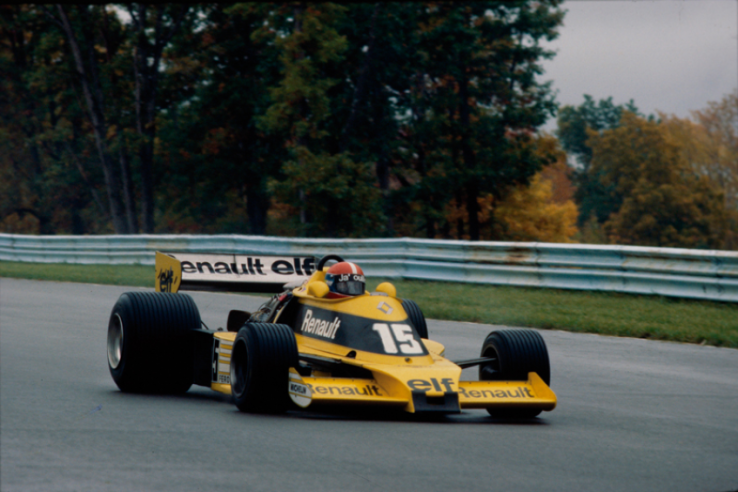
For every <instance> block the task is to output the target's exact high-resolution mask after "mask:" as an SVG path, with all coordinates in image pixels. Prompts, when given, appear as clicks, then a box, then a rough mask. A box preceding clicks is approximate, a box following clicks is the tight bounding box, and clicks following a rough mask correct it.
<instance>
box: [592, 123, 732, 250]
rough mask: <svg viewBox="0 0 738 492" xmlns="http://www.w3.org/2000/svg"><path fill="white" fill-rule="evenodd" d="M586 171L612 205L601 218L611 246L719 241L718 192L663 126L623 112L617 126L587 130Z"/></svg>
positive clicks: (721, 211) (695, 244) (695, 245)
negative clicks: (595, 178)
mask: <svg viewBox="0 0 738 492" xmlns="http://www.w3.org/2000/svg"><path fill="white" fill-rule="evenodd" d="M588 133H589V140H588V145H589V146H590V148H591V149H592V161H591V171H592V172H593V173H595V175H596V176H599V178H600V180H601V182H602V185H603V186H604V187H605V189H608V190H610V193H611V194H610V196H609V200H610V202H611V203H613V204H615V212H613V213H612V214H611V215H610V217H609V218H608V220H607V221H606V222H605V230H606V231H607V233H608V235H609V237H610V240H611V241H612V242H613V243H616V244H634V245H642V246H659V247H686V248H715V247H718V246H719V245H720V244H721V242H722V241H723V239H724V238H723V234H724V230H725V229H724V221H725V213H724V210H725V209H724V205H723V197H722V195H721V193H720V192H719V191H717V190H716V189H715V188H714V187H712V186H711V184H710V182H709V180H708V178H707V177H705V176H700V175H699V174H698V173H697V172H695V170H694V169H693V168H692V167H691V165H690V163H689V162H688V160H687V159H686V158H685V154H684V152H683V142H680V141H678V140H676V139H674V138H673V137H672V135H670V134H669V132H668V131H667V128H666V126H665V125H661V124H659V123H657V122H655V121H651V120H647V119H645V118H642V117H639V116H638V115H636V114H634V113H631V112H624V113H623V114H622V116H621V121H620V124H619V126H617V127H616V128H612V129H609V130H605V131H602V132H601V133H598V132H596V131H594V130H589V132H588Z"/></svg>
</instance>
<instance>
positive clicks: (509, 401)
mask: <svg viewBox="0 0 738 492" xmlns="http://www.w3.org/2000/svg"><path fill="white" fill-rule="evenodd" d="M158 260H159V259H158V257H157V275H158V274H159V270H158V268H159V266H158V265H159V262H158ZM168 268H169V266H168V265H166V268H164V269H163V270H164V271H165V272H166V271H168ZM174 271H176V268H175V269H174ZM324 277H325V274H324V272H315V273H314V274H313V275H312V276H311V277H310V279H309V280H307V281H305V282H304V283H303V284H302V285H301V286H300V287H297V288H295V289H294V290H293V295H294V297H296V298H297V299H295V300H293V301H292V302H295V301H297V302H299V303H300V304H302V305H304V306H307V307H315V308H321V309H324V310H329V311H331V312H334V313H346V314H350V315H354V316H359V317H362V318H367V319H369V320H376V321H377V322H381V323H392V322H403V321H406V320H407V315H406V313H405V311H404V309H403V307H402V302H401V300H399V299H397V298H396V297H395V295H396V294H395V288H394V286H392V285H391V284H388V283H386V284H383V285H382V289H381V291H380V292H379V293H377V292H375V295H371V294H369V293H365V294H364V295H361V296H357V297H353V298H348V299H327V298H325V297H324V296H325V295H326V294H327V292H328V289H327V286H326V284H325V282H324ZM324 286H325V288H324ZM377 294H379V295H377ZM281 314H282V313H278V314H277V317H276V319H275V322H276V323H279V322H280V320H279V316H280V315H281ZM214 336H215V338H216V339H218V340H221V342H220V343H221V344H220V347H221V349H222V350H221V352H220V353H219V359H218V372H219V374H221V372H222V373H223V374H224V375H225V374H228V370H229V368H230V365H229V361H230V352H229V351H228V348H229V347H232V343H233V341H234V339H235V336H236V333H231V332H216V333H215V335H214ZM295 338H296V341H297V347H298V350H299V353H300V355H301V356H313V357H319V358H324V359H329V360H332V361H340V363H341V364H344V365H348V366H354V367H356V368H360V369H363V370H365V371H367V373H371V375H372V377H371V378H348V377H332V375H331V374H330V373H321V372H318V371H313V372H312V373H311V374H310V376H304V375H302V376H301V375H300V374H299V373H298V371H297V369H295V368H292V369H291V370H290V380H289V388H288V389H289V393H290V396H291V397H292V400H293V401H294V402H295V403H296V404H297V405H299V406H301V407H307V406H310V405H315V404H361V405H384V406H396V407H401V408H403V409H404V410H405V411H407V412H411V413H413V412H415V411H416V403H417V402H418V401H425V402H430V403H428V405H431V407H432V404H433V402H442V401H445V400H444V398H447V397H448V395H451V396H452V399H453V400H455V399H458V407H459V408H490V407H504V408H521V409H522V408H525V409H533V408H534V409H540V410H552V409H553V408H554V407H555V406H556V395H555V394H554V393H553V391H551V389H550V388H549V387H548V386H547V385H546V383H545V382H544V381H543V380H542V379H541V378H540V377H539V376H538V375H537V374H536V373H533V372H531V373H529V374H528V380H527V381H461V380H460V377H461V373H462V369H461V368H460V367H459V366H458V365H456V364H454V363H453V362H451V361H449V360H448V359H446V358H445V357H444V347H443V345H442V344H440V343H438V342H435V341H432V340H427V339H422V343H423V345H424V348H425V351H427V354H425V353H423V354H420V355H405V354H398V355H385V354H379V353H374V352H366V351H362V350H355V349H351V348H348V347H346V346H343V345H340V344H336V343H332V342H331V341H330V340H329V339H325V340H324V339H318V338H316V337H310V336H305V335H302V334H300V333H297V332H296V333H295ZM228 343H230V344H231V345H230V346H229V345H228ZM223 349H224V350H223ZM226 351H228V353H225V352H226ZM425 351H424V352H425ZM211 387H212V389H214V390H216V391H219V392H221V393H226V394H230V393H231V388H230V384H225V383H222V382H218V383H213V384H212V385H211ZM414 395H415V397H414ZM419 395H420V397H422V399H421V400H419V399H418V398H419ZM425 409H426V410H427V407H426V408H425Z"/></svg>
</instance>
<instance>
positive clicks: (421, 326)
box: [402, 299, 428, 340]
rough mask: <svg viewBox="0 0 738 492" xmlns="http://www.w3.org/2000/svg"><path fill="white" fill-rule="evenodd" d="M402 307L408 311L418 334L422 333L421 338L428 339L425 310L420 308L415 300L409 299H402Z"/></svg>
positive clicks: (408, 315)
mask: <svg viewBox="0 0 738 492" xmlns="http://www.w3.org/2000/svg"><path fill="white" fill-rule="evenodd" d="M402 309H404V310H405V312H406V313H407V317H408V318H409V319H410V322H411V323H412V324H413V326H414V327H415V330H416V331H417V332H418V335H420V338H425V339H426V340H427V339H428V325H427V323H426V322H425V316H423V311H421V310H420V307H418V305H417V304H416V303H415V301H411V300H409V299H403V300H402Z"/></svg>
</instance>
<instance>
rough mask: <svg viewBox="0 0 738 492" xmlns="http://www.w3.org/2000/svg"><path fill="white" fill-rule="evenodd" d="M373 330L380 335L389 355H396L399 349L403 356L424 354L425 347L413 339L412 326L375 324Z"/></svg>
mask: <svg viewBox="0 0 738 492" xmlns="http://www.w3.org/2000/svg"><path fill="white" fill-rule="evenodd" d="M390 328H391V329H390ZM372 330H374V331H376V332H377V333H379V337H380V338H381V339H382V345H384V351H385V352H386V353H388V354H396V353H397V352H398V350H397V348H398V347H399V349H400V350H399V351H400V352H402V353H403V354H408V355H412V354H422V353H423V347H421V346H420V344H419V343H418V341H417V340H415V338H414V337H413V329H412V327H411V326H410V325H405V324H391V325H388V324H386V323H375V324H374V326H373V327H372ZM393 335H394V336H393Z"/></svg>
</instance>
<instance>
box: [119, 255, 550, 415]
mask: <svg viewBox="0 0 738 492" xmlns="http://www.w3.org/2000/svg"><path fill="white" fill-rule="evenodd" d="M334 261H335V262H337V263H336V265H334V266H333V267H329V266H328V263H329V262H334ZM346 264H348V265H349V266H348V267H346V266H345V265H346ZM338 265H344V266H343V268H344V269H345V268H349V269H350V270H345V272H347V273H332V272H333V271H334V270H336V268H338ZM334 267H335V268H334ZM357 268H358V267H356V266H355V264H352V263H348V262H344V261H343V259H342V258H340V257H338V256H336V255H329V256H326V257H323V258H322V259H321V260H320V261H318V262H317V264H316V261H315V259H314V258H312V257H292V256H290V257H283V256H255V255H252V256H249V255H218V254H180V253H170V254H165V253H157V254H156V272H157V278H156V292H128V293H124V294H122V295H121V296H120V298H119V299H118V302H117V303H116V304H115V306H114V308H113V310H112V313H111V315H110V321H109V324H108V339H107V355H108V365H109V368H110V373H111V375H112V377H113V379H114V381H115V383H116V384H117V385H118V387H119V388H120V389H121V390H122V391H127V392H160V393H161V392H164V393H173V392H185V391H187V390H188V389H189V388H190V386H191V385H192V384H197V385H201V386H207V387H209V388H211V389H213V390H215V391H219V392H221V393H225V394H228V395H232V396H233V401H234V402H235V404H236V406H238V408H239V409H240V410H242V411H247V412H282V411H286V410H288V409H290V408H316V407H317V408H319V407H320V406H324V405H378V406H386V407H397V408H400V409H402V410H404V411H406V412H410V413H416V414H427V413H436V414H452V413H459V412H461V410H462V409H466V408H485V409H487V411H488V412H489V413H490V414H491V415H492V416H493V417H503V418H508V417H509V418H532V417H535V416H537V415H538V414H539V413H540V412H541V411H544V410H546V411H548V410H552V409H553V408H554V407H555V406H556V395H555V394H554V393H553V391H551V389H550V388H549V384H550V369H549V359H548V351H547V349H546V345H545V343H544V341H543V338H542V337H541V336H540V334H539V333H538V332H536V331H533V330H499V331H493V332H492V333H490V334H489V335H488V336H487V338H486V339H485V340H484V342H483V344H482V349H481V353H480V355H479V356H478V357H475V358H470V359H468V360H461V361H450V360H448V359H446V358H445V357H444V347H443V345H441V344H440V343H438V342H436V341H433V340H430V339H429V338H428V328H427V325H426V322H425V319H424V317H423V314H422V312H421V310H420V309H419V307H418V306H417V305H416V304H415V303H414V302H412V301H410V300H403V299H400V298H398V297H397V293H396V290H395V287H394V286H393V285H392V284H390V283H388V282H385V283H382V284H380V285H379V286H377V288H376V289H375V291H374V292H366V291H365V290H364V289H363V286H364V283H363V272H362V273H361V274H359V273H356V272H357V271H360V268H358V269H357ZM336 271H338V270H336ZM352 272H353V273H352ZM339 285H340V286H341V288H342V289H344V290H342V291H340V289H339V291H340V292H338V291H336V290H335V289H334V288H338V287H336V286H339ZM182 289H206V290H223V291H247V292H248V291H251V292H254V291H258V292H276V293H277V294H276V295H275V296H274V297H272V298H271V299H270V300H269V301H268V302H266V303H265V304H264V305H262V306H261V307H260V308H259V309H258V310H257V311H256V312H253V313H249V312H245V311H239V310H233V311H231V312H230V313H229V315H228V320H227V325H226V329H225V330H223V329H219V330H217V331H211V330H209V329H206V328H203V324H202V322H201V320H200V314H199V311H198V309H197V306H196V305H195V303H194V301H193V300H192V298H191V297H190V296H189V295H187V294H181V293H178V291H179V290H182ZM352 290H353V291H352ZM341 292H342V293H341ZM473 366H478V367H479V381H462V380H461V379H460V377H461V372H462V369H464V368H468V367H473Z"/></svg>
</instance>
